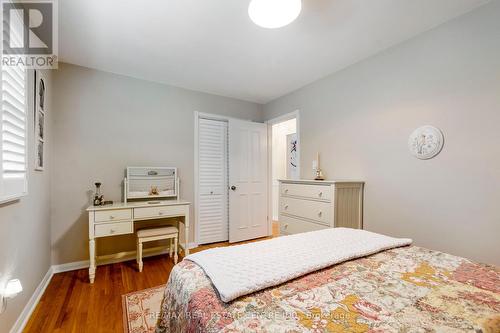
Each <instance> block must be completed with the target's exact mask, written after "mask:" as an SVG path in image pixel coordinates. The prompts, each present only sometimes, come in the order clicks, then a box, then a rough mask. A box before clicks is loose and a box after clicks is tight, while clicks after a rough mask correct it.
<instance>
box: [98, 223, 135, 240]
mask: <svg viewBox="0 0 500 333" xmlns="http://www.w3.org/2000/svg"><path fill="white" fill-rule="evenodd" d="M94 231H95V232H94V233H95V237H106V236H115V235H123V234H131V233H133V232H134V225H133V222H132V221H127V222H116V223H103V224H96V225H95V229H94Z"/></svg>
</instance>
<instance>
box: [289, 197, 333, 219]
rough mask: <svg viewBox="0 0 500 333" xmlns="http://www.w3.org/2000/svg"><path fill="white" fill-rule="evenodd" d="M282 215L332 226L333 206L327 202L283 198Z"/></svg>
mask: <svg viewBox="0 0 500 333" xmlns="http://www.w3.org/2000/svg"><path fill="white" fill-rule="evenodd" d="M280 213H282V214H288V215H294V216H297V217H302V218H306V219H310V220H315V221H317V222H318V223H321V224H325V225H330V223H331V221H332V206H331V204H330V203H327V202H320V201H312V200H303V199H294V198H287V197H281V198H280Z"/></svg>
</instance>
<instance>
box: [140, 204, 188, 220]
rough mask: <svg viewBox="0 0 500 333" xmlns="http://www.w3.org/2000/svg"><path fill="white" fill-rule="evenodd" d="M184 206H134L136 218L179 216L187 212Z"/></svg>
mask: <svg viewBox="0 0 500 333" xmlns="http://www.w3.org/2000/svg"><path fill="white" fill-rule="evenodd" d="M185 211H186V209H185V207H184V206H163V207H143V208H134V219H135V220H140V219H149V218H158V217H163V216H164V217H169V216H179V215H183V214H184V213H185Z"/></svg>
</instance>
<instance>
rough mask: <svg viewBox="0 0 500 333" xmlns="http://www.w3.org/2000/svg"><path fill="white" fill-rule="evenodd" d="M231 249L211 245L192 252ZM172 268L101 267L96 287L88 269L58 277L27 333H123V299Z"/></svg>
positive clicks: (168, 264) (162, 260)
mask: <svg viewBox="0 0 500 333" xmlns="http://www.w3.org/2000/svg"><path fill="white" fill-rule="evenodd" d="M277 234H278V228H277V225H276V224H274V225H273V235H277ZM229 245H230V244H229V243H227V242H226V243H216V244H210V245H206V246H201V247H198V248H196V249H194V250H193V251H192V252H198V251H201V250H205V249H207V248H211V247H217V246H229ZM172 267H173V261H172V260H170V258H168V257H165V256H159V257H150V258H144V270H143V272H142V273H139V272H138V271H137V268H136V263H135V261H127V262H122V263H118V264H112V265H105V266H99V267H98V268H97V269H98V274H97V275H96V280H95V283H94V284H90V283H89V282H88V270H87V269H81V270H77V271H71V272H65V273H59V274H55V275H54V276H53V278H52V280H51V281H50V283H49V285H48V287H47V289H46V291H45V293H44V294H43V296H42V298H41V300H40V302H39V303H38V305H37V307H36V309H35V311H34V312H33V314H32V316H31V318H30V320H29V322H28V324H27V325H26V328H25V330H24V332H33V333H35V332H36V333H41V332H51V333H53V332H65V333H66V332H78V333H80V332H93V333H97V332H106V333H108V332H109V333H111V332H120V333H123V323H122V303H121V296H122V295H124V294H127V293H130V292H133V291H138V290H142V289H146V288H151V287H156V286H159V285H162V284H165V283H166V282H167V279H168V276H169V274H170V271H171V270H172Z"/></svg>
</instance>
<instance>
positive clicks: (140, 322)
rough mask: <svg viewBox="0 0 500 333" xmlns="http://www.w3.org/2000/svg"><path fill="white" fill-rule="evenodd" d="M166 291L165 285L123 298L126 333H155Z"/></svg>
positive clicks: (136, 292)
mask: <svg viewBox="0 0 500 333" xmlns="http://www.w3.org/2000/svg"><path fill="white" fill-rule="evenodd" d="M164 290H165V285H162V286H158V287H154V288H149V289H144V290H140V291H135V292H133V293H130V294H126V295H123V296H122V306H123V327H124V331H125V333H150V332H154V330H155V327H156V322H157V320H158V317H159V315H160V307H161V301H162V299H163V291H164Z"/></svg>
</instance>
